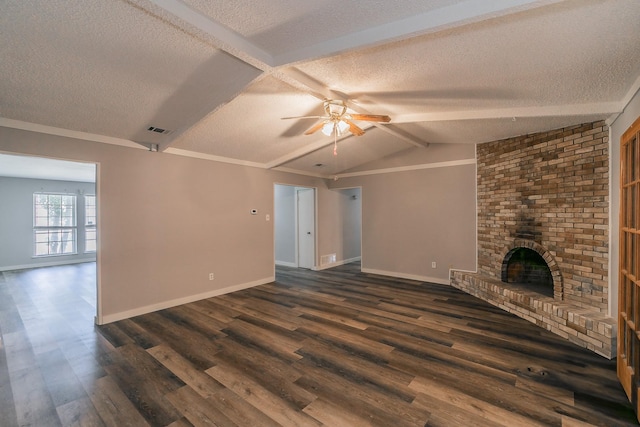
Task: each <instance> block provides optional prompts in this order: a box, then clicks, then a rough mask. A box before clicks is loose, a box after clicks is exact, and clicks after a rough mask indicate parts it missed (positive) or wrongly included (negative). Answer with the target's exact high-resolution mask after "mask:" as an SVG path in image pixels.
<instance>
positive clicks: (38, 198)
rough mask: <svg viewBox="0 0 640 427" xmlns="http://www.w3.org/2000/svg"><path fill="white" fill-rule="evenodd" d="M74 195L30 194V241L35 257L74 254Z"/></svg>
mask: <svg viewBox="0 0 640 427" xmlns="http://www.w3.org/2000/svg"><path fill="white" fill-rule="evenodd" d="M76 232H77V227H76V196H75V195H73V194H47V193H36V194H34V195H33V241H34V255H35V256H53V255H69V254H75V253H76Z"/></svg>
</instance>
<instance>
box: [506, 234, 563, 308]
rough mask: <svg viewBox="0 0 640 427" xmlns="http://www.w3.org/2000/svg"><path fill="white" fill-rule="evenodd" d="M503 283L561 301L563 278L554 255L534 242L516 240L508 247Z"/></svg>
mask: <svg viewBox="0 0 640 427" xmlns="http://www.w3.org/2000/svg"><path fill="white" fill-rule="evenodd" d="M501 280H502V281H503V282H505V283H513V284H517V285H520V286H524V287H525V288H526V289H529V290H531V291H534V292H537V293H539V294H541V295H545V296H549V297H552V298H554V299H559V300H561V299H562V296H563V290H562V276H561V274H560V269H559V267H558V264H557V263H556V262H555V260H554V258H553V256H552V255H551V254H550V253H549V252H548V251H547V250H546V249H544V248H543V247H542V246H540V245H539V244H537V243H535V242H533V241H531V240H516V241H515V242H514V244H513V245H512V246H511V247H509V248H506V250H505V252H504V257H503V261H502V271H501Z"/></svg>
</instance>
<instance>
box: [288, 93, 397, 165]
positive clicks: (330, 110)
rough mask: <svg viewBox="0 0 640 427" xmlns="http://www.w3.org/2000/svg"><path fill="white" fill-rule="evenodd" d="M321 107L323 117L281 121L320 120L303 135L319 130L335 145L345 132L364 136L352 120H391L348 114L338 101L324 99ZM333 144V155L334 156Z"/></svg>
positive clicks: (304, 117)
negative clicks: (322, 108) (331, 137)
mask: <svg viewBox="0 0 640 427" xmlns="http://www.w3.org/2000/svg"><path fill="white" fill-rule="evenodd" d="M323 106H324V112H325V115H324V116H302V117H283V119H322V121H320V122H318V123H316V124H315V125H313V126H311V127H310V128H309V129H307V131H306V132H305V133H304V134H305V135H311V134H313V133H315V132H317V131H319V130H320V131H321V132H322V133H323V134H325V135H326V136H333V138H334V142H335V144H337V139H338V137H339V136H342V135H344V134H346V133H347V132H351V133H352V134H353V135H355V136H362V135H364V130H363V129H362V128H360V126H358V125H356V124H355V123H354V122H353V120H362V121H367V122H381V123H389V122H390V121H391V118H390V117H389V116H386V115H378V114H357V113H353V114H352V113H349V112H348V111H347V104H346V103H345V102H344V101H342V100H339V99H326V100H325V101H324V103H323ZM335 144H334V150H333V154H336V148H335Z"/></svg>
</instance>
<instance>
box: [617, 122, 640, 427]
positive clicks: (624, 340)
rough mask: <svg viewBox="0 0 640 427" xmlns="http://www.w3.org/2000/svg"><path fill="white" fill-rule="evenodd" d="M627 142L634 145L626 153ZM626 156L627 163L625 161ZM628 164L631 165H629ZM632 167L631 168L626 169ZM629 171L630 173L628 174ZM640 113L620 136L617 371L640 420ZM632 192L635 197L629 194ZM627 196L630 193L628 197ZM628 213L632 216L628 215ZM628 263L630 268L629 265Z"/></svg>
mask: <svg viewBox="0 0 640 427" xmlns="http://www.w3.org/2000/svg"><path fill="white" fill-rule="evenodd" d="M629 143H633V144H634V146H635V149H631V150H630V152H629V153H625V151H626V147H627V146H628V145H629ZM629 155H630V156H629ZM628 157H631V159H630V165H629V164H627V163H626V160H627V159H628ZM628 166H631V168H630V167H628ZM630 170H633V171H634V172H629V171H630ZM629 173H633V175H631V176H629V175H628V174H629ZM639 181H640V117H639V118H637V119H636V120H635V122H634V123H633V124H632V125H631V126H630V127H629V128H628V129H627V130H626V131H625V132H624V133H623V134H622V136H621V138H620V189H619V191H620V200H619V206H620V211H619V223H618V230H617V232H618V239H619V242H618V243H619V252H618V269H617V274H618V311H617V319H618V336H617V374H618V379H619V380H620V384H621V385H622V388H623V389H624V391H625V393H626V395H627V398H628V399H629V401H630V402H631V404H632V406H633V409H634V411H636V417H637V418H638V420H639V421H640V398H639V394H640V341H639V340H638V337H637V333H638V332H639V331H640V328H639V327H638V326H637V324H638V322H639V320H640V296H639V295H640V286H639V282H638V280H639V279H638V275H639V274H638V271H640V267H639V265H640V254H639V253H640V234H639V233H638V229H639V228H640V209H639V208H638V207H637V206H638V199H639V198H640V184H639ZM631 195H635V197H631ZM627 196H630V197H628V198H627ZM629 215H631V216H629ZM629 266H631V271H629V269H628V267H629Z"/></svg>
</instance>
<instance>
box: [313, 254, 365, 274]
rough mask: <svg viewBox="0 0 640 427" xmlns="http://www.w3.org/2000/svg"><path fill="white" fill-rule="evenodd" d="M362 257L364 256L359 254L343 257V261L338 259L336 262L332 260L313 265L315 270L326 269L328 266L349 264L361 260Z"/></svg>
mask: <svg viewBox="0 0 640 427" xmlns="http://www.w3.org/2000/svg"><path fill="white" fill-rule="evenodd" d="M361 259H362V257H359V256H358V257H355V258H349V259H343V260H342V261H336V262H332V263H330V264H324V265H321V266H319V267H313V268H312V270H313V271H321V270H326V269H327V268H333V267H337V266H339V265H345V264H349V263H351V262H356V261H360V260H361Z"/></svg>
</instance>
